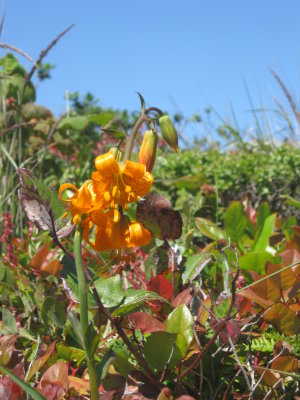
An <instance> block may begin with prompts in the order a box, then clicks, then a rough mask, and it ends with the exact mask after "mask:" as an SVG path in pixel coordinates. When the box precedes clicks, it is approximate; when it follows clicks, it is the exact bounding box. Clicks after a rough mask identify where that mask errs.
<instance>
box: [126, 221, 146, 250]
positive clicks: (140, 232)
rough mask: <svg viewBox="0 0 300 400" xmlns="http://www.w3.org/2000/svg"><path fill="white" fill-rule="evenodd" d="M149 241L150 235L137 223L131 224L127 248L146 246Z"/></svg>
mask: <svg viewBox="0 0 300 400" xmlns="http://www.w3.org/2000/svg"><path fill="white" fill-rule="evenodd" d="M150 241H151V233H150V232H149V231H148V230H147V229H146V228H144V227H143V225H142V224H140V223H139V222H131V224H130V226H129V241H128V243H127V247H136V246H146V245H147V244H149V243H150Z"/></svg>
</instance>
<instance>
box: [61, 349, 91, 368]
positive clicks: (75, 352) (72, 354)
mask: <svg viewBox="0 0 300 400" xmlns="http://www.w3.org/2000/svg"><path fill="white" fill-rule="evenodd" d="M56 350H57V355H58V357H59V358H61V359H63V360H65V361H70V360H71V361H74V362H75V363H76V365H77V367H78V366H79V365H80V364H81V363H82V362H83V361H84V359H85V351H84V350H83V349H77V348H76V347H71V346H66V345H64V344H63V343H57V345H56Z"/></svg>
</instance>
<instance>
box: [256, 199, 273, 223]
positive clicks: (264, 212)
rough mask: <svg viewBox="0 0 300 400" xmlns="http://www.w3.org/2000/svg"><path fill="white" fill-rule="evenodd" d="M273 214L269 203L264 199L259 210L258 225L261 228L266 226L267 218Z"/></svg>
mask: <svg viewBox="0 0 300 400" xmlns="http://www.w3.org/2000/svg"><path fill="white" fill-rule="evenodd" d="M269 215H271V211H270V207H269V204H268V203H267V202H266V201H264V202H263V203H261V204H260V206H259V207H258V210H257V219H256V227H257V228H258V229H261V228H262V227H263V226H264V223H265V220H266V219H267V218H268V216H269Z"/></svg>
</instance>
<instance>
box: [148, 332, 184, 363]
mask: <svg viewBox="0 0 300 400" xmlns="http://www.w3.org/2000/svg"><path fill="white" fill-rule="evenodd" d="M172 351H173V354H172ZM186 351H187V343H186V339H185V338H184V336H183V335H182V334H178V335H176V334H174V333H168V332H156V333H153V334H152V335H151V336H149V337H148V338H147V341H146V343H145V346H144V354H145V358H146V361H147V363H148V364H149V365H150V367H152V368H155V369H158V370H160V371H161V370H163V369H164V367H165V365H166V363H167V362H168V361H169V360H170V356H171V354H172V357H171V360H170V363H169V367H170V368H173V367H174V366H175V365H176V364H178V363H179V361H181V360H182V359H183V358H184V356H185V354H186Z"/></svg>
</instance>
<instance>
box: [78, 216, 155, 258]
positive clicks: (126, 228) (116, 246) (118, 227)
mask: <svg viewBox="0 0 300 400" xmlns="http://www.w3.org/2000/svg"><path fill="white" fill-rule="evenodd" d="M105 219H106V221H105V222H104V220H105ZM101 220H102V221H101V222H102V223H101V224H100V225H96V234H95V243H92V242H90V241H89V239H88V235H89V226H88V224H86V225H85V229H84V233H83V237H84V239H85V240H86V241H87V242H88V243H89V244H90V245H91V246H92V247H93V248H94V249H95V250H97V251H105V250H120V249H126V248H131V247H136V246H145V245H147V244H148V243H150V241H151V233H150V232H149V231H148V230H147V229H146V228H144V227H143V225H142V224H141V223H140V222H135V221H131V220H130V218H129V217H128V216H126V215H122V216H121V217H120V220H119V221H118V222H113V220H112V219H111V218H109V217H106V216H102V217H101ZM96 222H100V221H99V219H98V221H96Z"/></svg>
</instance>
